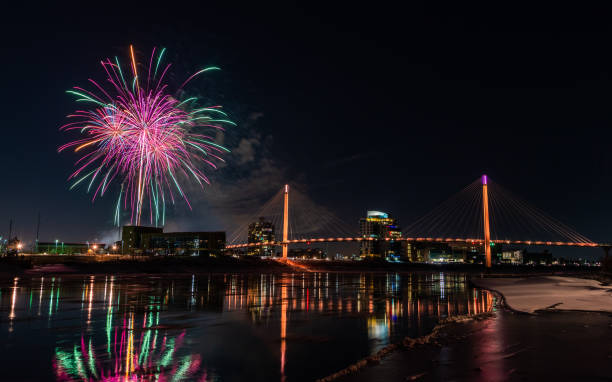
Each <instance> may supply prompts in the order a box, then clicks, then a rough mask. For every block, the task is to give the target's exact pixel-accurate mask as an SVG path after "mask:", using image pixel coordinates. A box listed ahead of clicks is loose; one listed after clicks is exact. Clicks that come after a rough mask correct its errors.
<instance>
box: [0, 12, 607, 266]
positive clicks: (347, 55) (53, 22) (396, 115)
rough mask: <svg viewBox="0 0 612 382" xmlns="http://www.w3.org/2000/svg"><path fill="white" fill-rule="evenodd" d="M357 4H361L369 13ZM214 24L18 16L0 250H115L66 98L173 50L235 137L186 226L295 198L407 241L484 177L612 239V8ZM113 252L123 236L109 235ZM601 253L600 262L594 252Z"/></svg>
mask: <svg viewBox="0 0 612 382" xmlns="http://www.w3.org/2000/svg"><path fill="white" fill-rule="evenodd" d="M355 4H356V3H355ZM355 4H354V5H352V6H348V5H347V6H342V7H341V6H330V5H329V4H327V5H321V6H316V5H314V4H313V5H311V6H302V7H295V6H288V5H284V6H275V7H271V6H270V7H250V8H244V7H238V6H236V7H229V6H228V7H219V6H215V5H205V4H204V2H202V3H201V5H200V6H199V7H196V8H188V7H180V8H179V7H178V6H177V8H176V9H174V8H172V7H174V6H175V5H174V4H172V3H166V5H165V7H164V8H156V7H155V8H154V7H153V6H152V5H150V6H149V7H146V6H142V7H139V8H134V9H128V8H127V7H126V6H121V7H113V6H107V5H105V4H104V3H95V4H93V3H92V5H89V7H90V8H69V9H68V8H67V9H61V8H59V7H58V8H49V9H45V8H41V7H36V6H34V5H32V6H30V7H28V9H13V10H11V11H9V12H3V13H4V15H3V17H2V18H3V20H2V23H1V26H0V32H1V35H2V39H3V44H2V60H1V61H0V66H1V69H2V70H1V73H2V77H1V78H2V80H1V81H2V92H1V95H0V97H1V101H2V102H1V103H0V104H1V105H2V106H1V107H2V113H1V114H0V124H1V126H2V129H3V134H2V137H3V139H2V142H3V145H2V149H1V150H0V164H1V166H2V169H3V174H4V176H3V177H2V182H1V184H2V187H1V188H0V235H2V236H5V235H6V234H7V233H8V225H9V219H10V218H13V219H14V224H15V230H16V233H17V235H18V236H19V237H20V238H23V239H25V240H32V239H33V238H34V234H35V229H36V215H37V213H38V212H39V211H40V214H41V216H42V217H41V233H40V239H41V240H43V241H44V240H54V239H55V238H59V239H60V240H63V241H66V242H68V241H85V240H94V239H99V240H105V239H108V238H116V230H114V231H113V225H112V220H113V211H112V208H113V204H114V202H115V200H116V199H115V194H111V195H110V196H105V197H104V198H102V199H100V200H96V202H95V203H94V204H92V203H91V195H88V194H86V193H85V191H84V190H83V189H77V190H72V191H69V190H68V187H69V183H68V182H67V177H68V176H69V175H70V173H71V169H72V168H73V163H74V161H75V160H76V159H77V157H76V156H75V155H74V154H73V153H70V152H65V153H62V154H58V153H57V148H58V146H60V145H61V144H62V143H65V142H66V141H67V139H68V136H66V135H65V134H63V133H61V132H59V131H58V128H59V127H60V126H61V125H62V124H63V123H65V121H66V118H65V117H66V115H67V114H69V113H70V112H71V111H73V110H75V108H76V104H75V102H74V97H71V96H70V95H68V94H66V93H65V91H66V90H67V89H69V88H71V87H72V86H75V85H81V86H83V85H86V83H87V79H88V78H94V79H98V80H103V79H104V76H103V71H102V68H101V66H100V64H99V62H100V60H102V59H104V58H106V57H114V56H118V57H119V58H120V59H122V60H123V61H124V62H126V63H127V58H128V49H129V45H130V44H133V45H134V46H135V47H136V51H137V54H138V55H139V57H141V58H142V59H143V60H144V59H146V58H148V57H149V55H150V52H151V49H152V48H153V47H154V46H157V47H166V48H167V52H168V59H169V61H171V62H173V63H174V66H175V67H174V75H175V76H176V81H179V80H180V79H184V78H186V77H187V76H188V75H190V74H191V73H193V72H195V71H196V70H198V69H200V68H202V67H204V66H207V65H215V66H219V67H221V68H222V69H223V70H222V71H220V72H216V73H214V75H210V76H207V77H206V78H205V79H203V80H202V81H197V82H196V83H195V85H193V86H191V88H190V91H192V92H194V93H197V95H202V96H204V97H205V98H206V99H210V100H211V102H216V103H219V104H222V105H224V107H225V110H226V111H227V112H228V113H230V114H231V116H232V118H233V120H235V121H236V122H237V123H238V127H236V128H233V129H231V131H229V132H228V133H227V135H226V136H225V138H224V143H225V144H226V145H227V146H228V147H229V148H230V149H232V151H233V153H232V154H231V155H230V156H228V158H227V159H228V162H227V166H225V167H223V168H221V169H220V170H218V171H217V172H215V173H213V174H211V178H212V180H213V183H214V186H213V187H211V188H210V189H209V190H207V191H205V192H204V193H201V192H200V194H199V195H198V196H197V197H194V198H195V202H194V205H195V206H194V210H193V211H189V209H188V208H187V207H186V206H185V205H184V204H182V203H178V204H177V205H176V206H175V207H174V208H173V209H172V211H171V212H170V213H169V224H168V227H169V228H171V229H182V230H188V229H194V230H196V229H197V230H208V229H223V230H226V229H227V230H229V231H231V230H232V227H233V226H235V225H236V221H237V220H239V218H240V216H242V215H248V214H252V213H254V212H255V211H256V210H257V209H258V206H259V205H260V203H262V202H263V201H265V200H266V199H268V198H269V197H271V196H272V195H273V194H274V193H275V192H276V190H278V189H280V187H282V185H283V184H284V183H285V182H290V183H292V184H296V185H298V186H299V187H300V189H301V190H303V191H304V192H306V193H307V194H308V195H309V197H311V198H312V200H313V201H314V202H315V203H317V204H319V205H322V206H325V207H326V208H328V209H330V210H331V211H333V212H334V213H335V214H336V215H337V216H339V217H340V218H342V219H343V220H345V221H347V222H349V223H354V224H355V229H356V230H357V220H358V218H359V217H360V216H362V215H364V214H365V211H366V210H367V209H379V210H383V211H387V212H389V213H391V214H392V215H393V216H395V217H397V218H399V221H400V223H401V224H408V223H409V222H411V221H412V220H414V219H416V218H417V217H419V216H421V215H423V214H424V213H426V212H427V211H429V210H430V209H432V208H433V207H434V206H436V205H437V204H438V203H440V202H441V201H443V200H445V199H446V198H448V197H449V196H451V195H452V194H454V193H455V192H457V191H459V190H460V189H461V188H463V187H464V186H465V185H467V184H469V183H471V182H472V181H474V180H475V179H476V178H477V177H478V176H480V175H481V174H482V173H487V174H488V175H489V176H490V177H491V178H492V179H494V180H495V181H497V183H499V184H502V185H504V186H505V187H506V188H507V189H510V190H512V191H513V192H514V193H515V194H517V195H520V196H521V197H522V198H523V199H525V200H527V201H529V202H530V203H531V204H533V205H536V206H538V207H539V208H540V209H542V210H544V211H546V212H547V213H549V214H550V215H552V216H554V217H556V218H557V219H559V220H561V221H563V222H565V223H567V224H569V225H570V226H572V227H574V228H576V230H577V231H579V232H581V233H583V234H584V235H586V236H588V237H589V238H591V239H593V240H595V241H612V232H610V230H609V216H611V215H612V203H611V200H610V197H609V195H610V191H611V186H612V179H611V177H610V174H611V173H612V161H611V156H612V144H611V142H610V137H611V133H610V126H612V118H611V115H610V111H611V110H612V108H611V98H612V97H611V95H612V82H611V80H610V77H611V75H610V72H611V70H612V60H611V58H612V57H611V54H610V52H611V51H612V49H611V44H610V41H612V30H611V28H610V25H612V24H610V22H609V19H608V18H609V17H608V15H609V14H608V12H606V11H605V10H603V9H596V8H592V9H576V8H559V4H556V5H555V7H547V8H545V9H534V8H531V7H530V8H511V7H510V6H508V7H507V8H501V7H500V8H486V7H485V8H482V7H479V8H465V7H464V4H462V5H461V7H460V8H451V7H437V8H424V7H421V6H416V5H415V6H413V7H404V8H395V7H393V6H392V5H391V4H387V5H385V4H382V3H381V4H375V3H373V4H370V5H369V6H367V7H361V6H357V5H355ZM113 235H115V236H113ZM593 251H595V252H594V254H596V255H599V251H598V250H593Z"/></svg>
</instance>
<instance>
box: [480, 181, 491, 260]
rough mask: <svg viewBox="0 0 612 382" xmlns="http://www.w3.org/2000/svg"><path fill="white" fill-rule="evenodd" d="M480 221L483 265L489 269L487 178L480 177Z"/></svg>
mask: <svg viewBox="0 0 612 382" xmlns="http://www.w3.org/2000/svg"><path fill="white" fill-rule="evenodd" d="M482 220H483V226H484V246H485V263H486V267H487V268H491V234H490V232H489V190H488V188H487V176H486V175H484V174H483V175H482Z"/></svg>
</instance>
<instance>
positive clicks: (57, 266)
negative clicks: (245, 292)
mask: <svg viewBox="0 0 612 382" xmlns="http://www.w3.org/2000/svg"><path fill="white" fill-rule="evenodd" d="M209 272H216V273H233V272H236V273H242V272H268V273H269V272H272V273H282V272H398V273H401V272H458V273H467V274H474V275H481V274H490V275H496V276H516V275H530V276H533V275H551V274H553V275H579V276H580V277H597V275H598V274H599V273H600V270H599V268H595V267H571V266H568V267H565V266H520V267H517V266H504V265H502V266H496V267H495V268H494V269H493V270H485V268H484V267H483V266H482V265H478V264H444V265H435V264H424V263H389V262H386V261H375V260H372V261H370V260H364V261H327V260H289V261H281V260H280V259H260V258H257V257H250V256H243V257H233V256H218V257H206V256H201V257H191V256H171V257H149V256H147V257H144V256H127V255H126V256H120V255H26V256H19V257H16V258H1V259H0V276H2V275H5V276H19V275H20V274H24V273H25V274H56V273H57V274H110V273H120V274H124V273H132V274H139V273H159V274H167V273H173V274H176V273H186V274H191V273H209Z"/></svg>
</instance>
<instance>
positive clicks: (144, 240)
mask: <svg viewBox="0 0 612 382" xmlns="http://www.w3.org/2000/svg"><path fill="white" fill-rule="evenodd" d="M117 244H119V243H117ZM117 247H118V248H117V252H120V253H125V254H136V255H190V256H198V255H206V256H207V255H221V254H223V253H225V232H164V231H163V228H160V227H144V226H124V227H123V232H122V237H121V242H120V245H117Z"/></svg>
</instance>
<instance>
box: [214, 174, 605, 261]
mask: <svg viewBox="0 0 612 382" xmlns="http://www.w3.org/2000/svg"><path fill="white" fill-rule="evenodd" d="M259 217H263V218H264V219H266V220H267V221H270V222H272V224H273V226H274V227H275V232H274V240H271V241H265V242H263V241H260V242H248V238H247V237H248V225H249V223H250V222H254V221H255V220H256V219H257V218H259ZM355 228H356V225H349V224H346V223H345V222H344V221H342V220H341V219H339V218H337V217H336V216H335V215H334V214H333V213H331V212H330V211H329V210H327V209H325V208H322V207H320V206H318V205H316V204H314V203H313V202H312V201H311V200H310V199H309V198H308V197H306V196H305V195H304V194H302V193H301V192H300V191H298V190H291V192H290V189H289V186H288V185H285V186H284V187H283V188H282V189H281V190H279V192H278V193H277V194H276V195H274V196H273V197H272V198H271V199H270V200H269V201H268V202H267V203H265V204H264V205H263V207H262V208H261V209H260V210H259V211H258V212H257V213H256V214H254V215H253V218H252V219H250V220H249V221H247V222H246V223H245V224H244V225H243V226H241V227H239V228H238V229H237V230H236V231H235V232H234V233H232V235H231V236H230V237H229V242H228V245H227V246H226V248H228V249H238V248H249V247H258V246H268V247H269V246H280V247H281V248H282V254H283V257H284V258H286V257H287V253H288V252H287V251H288V246H289V245H291V244H304V243H306V244H309V243H325V242H362V241H374V240H385V241H392V240H393V241H408V242H424V243H429V242H430V243H449V244H451V243H469V244H471V245H476V246H482V247H484V251H485V259H486V265H487V267H490V266H491V245H492V244H497V243H499V244H517V245H545V246H574V247H603V248H604V249H605V250H606V251H607V250H609V248H610V244H604V243H596V242H594V241H592V240H590V239H588V238H587V237H586V236H584V235H582V234H580V233H578V232H577V231H575V230H574V229H572V228H571V227H569V226H568V225H565V224H563V223H561V222H560V221H558V220H556V219H554V218H552V217H550V216H548V215H547V214H546V213H545V212H543V211H541V210H539V209H538V208H536V207H534V206H532V205H530V204H529V203H527V202H525V201H523V200H521V199H520V198H518V197H517V196H515V195H513V194H512V193H511V192H509V191H508V190H506V189H504V188H503V187H502V186H500V185H499V184H497V183H495V182H493V181H491V179H489V178H487V176H486V175H483V176H482V177H481V178H478V179H476V180H475V181H474V182H472V183H471V184H469V185H468V186H466V187H465V188H464V189H462V190H461V191H459V192H458V193H456V194H455V195H453V196H452V197H450V198H449V199H448V200H446V201H445V202H443V203H441V204H440V205H438V206H437V207H435V208H434V209H433V210H431V211H430V212H429V213H427V214H425V215H424V216H422V217H421V218H419V219H417V220H415V221H414V222H412V223H411V224H410V225H408V226H407V227H406V228H405V229H404V230H403V231H402V237H401V238H397V237H385V238H372V237H367V236H362V235H360V234H359V233H358V232H356V229H355Z"/></svg>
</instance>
